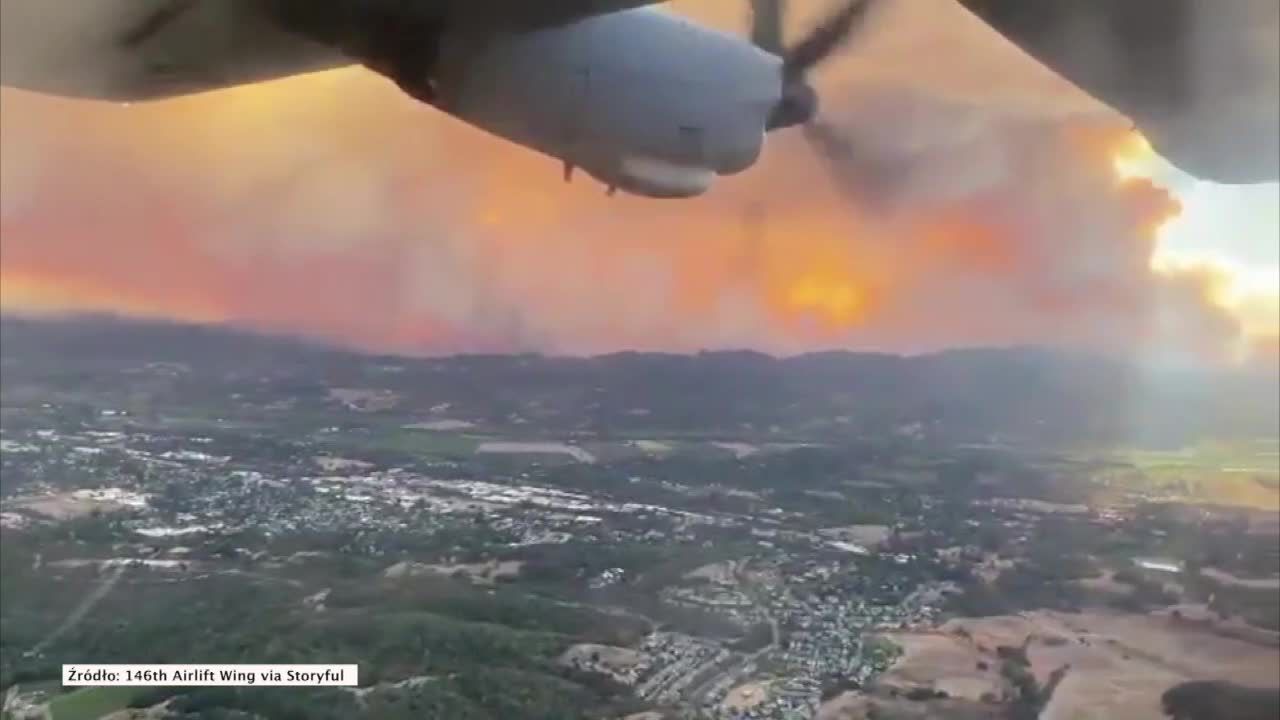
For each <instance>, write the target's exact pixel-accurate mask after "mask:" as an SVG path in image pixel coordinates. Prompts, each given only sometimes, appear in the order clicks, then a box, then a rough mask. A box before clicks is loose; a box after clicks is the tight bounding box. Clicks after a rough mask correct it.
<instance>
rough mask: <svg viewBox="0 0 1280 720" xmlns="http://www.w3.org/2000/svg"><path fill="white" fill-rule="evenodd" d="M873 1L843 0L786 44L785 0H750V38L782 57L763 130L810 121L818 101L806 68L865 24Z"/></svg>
mask: <svg viewBox="0 0 1280 720" xmlns="http://www.w3.org/2000/svg"><path fill="white" fill-rule="evenodd" d="M875 1H876V0H846V2H845V3H844V4H843V5H842V6H840V7H839V8H838V9H837V10H835V11H834V12H832V13H831V14H830V15H828V16H827V17H826V18H825V19H824V20H823V21H822V22H820V23H818V25H816V26H815V27H814V28H813V29H812V30H810V31H809V34H808V35H806V36H805V37H804V38H803V39H801V40H800V41H799V42H797V43H795V44H794V45H791V46H787V45H786V42H785V40H784V38H783V33H782V27H783V25H784V24H785V20H786V17H785V15H786V0H751V11H752V12H751V15H752V16H751V41H752V42H753V43H755V45H756V46H757V47H759V48H760V49H762V50H764V51H766V52H769V53H772V54H774V55H777V56H779V57H781V58H782V97H781V98H780V99H779V100H778V104H777V105H776V106H775V107H774V108H773V111H772V112H771V113H770V114H769V119H768V123H767V125H766V129H768V130H771V131H772V130H780V129H783V128H788V127H793V126H795V125H806V124H809V123H811V122H813V121H814V119H815V118H816V117H817V116H818V105H819V103H818V93H817V91H816V90H814V89H813V85H811V84H810V83H809V79H808V74H809V71H810V70H812V69H813V68H815V67H817V66H818V65H820V64H822V62H823V61H824V60H826V59H827V58H829V57H831V55H832V54H833V53H834V52H835V51H836V50H838V49H840V47H841V46H843V45H844V44H845V43H846V42H848V41H849V39H850V38H852V37H853V36H854V35H856V34H857V33H858V31H859V30H860V29H861V28H862V27H864V26H865V20H866V18H867V14H868V11H869V10H870V9H871V6H872V5H873V4H874V3H875Z"/></svg>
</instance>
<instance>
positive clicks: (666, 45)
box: [422, 8, 782, 198]
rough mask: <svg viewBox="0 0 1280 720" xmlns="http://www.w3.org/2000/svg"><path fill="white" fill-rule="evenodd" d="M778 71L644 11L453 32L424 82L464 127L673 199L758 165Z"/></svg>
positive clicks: (733, 43) (753, 54)
mask: <svg viewBox="0 0 1280 720" xmlns="http://www.w3.org/2000/svg"><path fill="white" fill-rule="evenodd" d="M779 65H780V60H779V59H778V58H777V57H775V56H773V55H771V54H769V53H766V52H763V51H761V50H759V49H757V48H755V47H754V46H752V45H751V44H750V43H748V42H746V41H745V40H743V39H741V38H738V37H735V36H732V35H728V34H725V33H721V32H718V31H715V30H711V29H708V28H704V27H701V26H699V25H695V24H693V23H691V22H688V21H686V20H683V19H681V18H679V17H677V16H675V15H672V14H670V13H668V12H666V11H664V10H661V9H654V8H641V9H636V10H630V11H625V12H618V13H612V14H606V15H601V16H597V17H592V18H588V19H585V20H581V21H579V22H575V23H572V24H569V25H564V26H560V27H554V28H547V29H543V30H538V31H534V32H518V33H516V32H501V31H492V30H488V31H480V30H467V29H465V28H462V29H452V30H450V31H448V32H446V33H445V34H444V35H443V36H442V37H441V39H440V43H439V46H438V53H437V55H436V61H435V64H434V67H433V68H432V70H431V72H430V78H429V81H430V82H431V85H432V88H431V95H432V97H433V98H434V100H435V104H436V106H437V107H439V108H440V109H441V110H443V111H445V112H448V113H450V114H452V115H454V116H456V117H458V118H460V119H461V120H464V121H465V122H467V123H469V124H472V125H475V126H476V127H479V128H482V129H484V130H486V131H488V132H490V133H492V134H494V135H498V136H500V137H503V138H506V139H507V140H510V141H512V142H516V143H519V144H520V145H524V146H526V147H529V148H532V149H534V150H537V151H540V152H542V153H545V154H547V155H550V156H552V157H555V158H559V159H560V160H562V161H563V162H565V163H566V164H567V165H569V166H571V167H580V168H582V169H583V170H584V171H586V172H587V173H589V174H590V175H592V176H593V177H595V178H597V179H599V180H600V181H601V182H603V183H604V184H606V185H608V186H610V187H616V188H619V189H622V190H625V191H628V192H631V193H634V194H638V195H644V196H647V197H658V198H676V197H691V196H695V195H699V194H701V193H703V192H705V191H706V190H707V189H708V188H709V187H710V186H711V185H712V183H713V182H714V181H715V179H716V177H717V176H720V175H730V174H733V173H737V172H741V171H743V170H745V169H747V168H748V167H750V166H751V165H752V164H754V163H755V161H756V160H757V158H758V157H759V155H760V151H761V148H762V146H763V144H764V136H765V124H766V122H767V120H768V116H769V113H770V111H771V110H772V109H773V108H774V106H775V105H776V104H777V102H778V99H779V97H780V96H781V90H782V88H781V76H780V72H779ZM424 75H425V73H424ZM422 79H423V81H424V82H426V81H427V80H428V78H426V77H423V78H422Z"/></svg>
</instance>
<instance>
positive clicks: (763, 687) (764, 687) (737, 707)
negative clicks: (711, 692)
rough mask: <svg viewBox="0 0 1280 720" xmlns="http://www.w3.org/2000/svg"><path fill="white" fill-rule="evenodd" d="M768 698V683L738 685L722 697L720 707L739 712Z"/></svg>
mask: <svg viewBox="0 0 1280 720" xmlns="http://www.w3.org/2000/svg"><path fill="white" fill-rule="evenodd" d="M768 697H769V683H763V682H753V683H746V684H744V685H739V686H737V687H735V688H734V689H732V690H730V691H729V694H728V695H725V696H724V702H723V703H722V706H723V707H724V708H726V709H728V710H732V711H736V712H741V711H743V710H750V709H751V708H753V707H755V706H757V705H759V704H760V703H762V702H764V701H765V700H766V699H768Z"/></svg>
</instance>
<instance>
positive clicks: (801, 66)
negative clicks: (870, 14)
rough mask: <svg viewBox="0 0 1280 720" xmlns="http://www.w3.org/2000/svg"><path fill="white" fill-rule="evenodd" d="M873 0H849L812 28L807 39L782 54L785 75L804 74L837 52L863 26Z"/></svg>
mask: <svg viewBox="0 0 1280 720" xmlns="http://www.w3.org/2000/svg"><path fill="white" fill-rule="evenodd" d="M873 2H874V0H848V2H846V3H845V5H844V7H842V8H840V9H839V10H837V11H836V12H834V13H832V14H831V15H830V16H829V17H828V18H827V19H826V20H824V21H822V22H821V23H819V24H818V26H817V27H815V28H814V29H813V30H811V31H809V35H808V36H807V37H805V39H804V40H801V41H800V42H799V43H797V44H796V45H795V46H794V47H792V48H790V49H789V50H787V52H786V53H785V55H783V57H784V63H783V72H784V74H786V75H787V76H788V77H799V76H802V75H804V74H805V73H806V72H808V71H809V70H810V69H811V68H812V67H813V66H815V65H817V64H818V63H820V62H822V61H823V60H825V59H826V58H827V57H828V56H829V55H831V53H833V52H835V51H836V50H837V49H838V48H839V47H840V46H841V45H843V44H844V43H845V42H846V41H847V40H848V39H849V38H850V37H851V36H852V35H853V34H854V33H855V32H856V31H857V30H858V29H860V28H861V26H862V25H863V21H865V20H866V18H867V11H868V10H870V9H871V5H872V4H873Z"/></svg>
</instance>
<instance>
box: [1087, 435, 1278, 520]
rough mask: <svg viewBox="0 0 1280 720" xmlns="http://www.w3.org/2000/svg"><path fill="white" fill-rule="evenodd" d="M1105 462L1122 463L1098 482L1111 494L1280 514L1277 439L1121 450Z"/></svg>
mask: <svg viewBox="0 0 1280 720" xmlns="http://www.w3.org/2000/svg"><path fill="white" fill-rule="evenodd" d="M1107 459H1108V460H1109V461H1111V462H1114V463H1118V464H1119V465H1117V466H1113V467H1112V468H1111V469H1109V470H1107V471H1105V472H1103V473H1101V474H1100V475H1099V476H1098V478H1097V479H1098V480H1099V481H1100V482H1101V484H1102V485H1103V486H1104V487H1105V488H1107V489H1110V490H1115V491H1121V492H1123V491H1135V492H1142V493H1146V494H1151V495H1156V496H1162V497H1164V498H1165V499H1168V500H1185V501H1190V502H1204V503H1212V504H1218V505H1230V506H1237V507H1251V508H1259V509H1265V510H1272V511H1276V510H1280V453H1277V452H1276V444H1275V443H1274V442H1273V441H1253V442H1246V441H1242V442H1237V443H1205V444H1201V445H1197V446H1194V447H1189V448H1184V449H1181V450H1174V451H1156V450H1123V451H1119V452H1116V453H1113V454H1112V455H1111V456H1109V457H1108V458H1107ZM1104 494H1105V493H1104Z"/></svg>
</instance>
